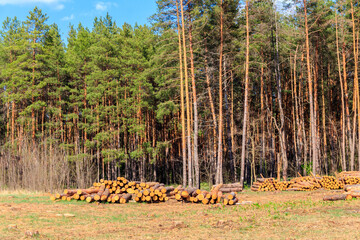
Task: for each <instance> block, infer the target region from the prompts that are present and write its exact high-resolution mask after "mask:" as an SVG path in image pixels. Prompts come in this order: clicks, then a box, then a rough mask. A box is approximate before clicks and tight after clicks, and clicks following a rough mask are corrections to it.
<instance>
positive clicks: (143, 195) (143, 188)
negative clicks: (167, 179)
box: [50, 177, 174, 204]
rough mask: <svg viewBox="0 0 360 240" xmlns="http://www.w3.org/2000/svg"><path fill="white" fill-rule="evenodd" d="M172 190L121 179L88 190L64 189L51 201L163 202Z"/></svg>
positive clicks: (102, 182)
mask: <svg viewBox="0 0 360 240" xmlns="http://www.w3.org/2000/svg"><path fill="white" fill-rule="evenodd" d="M173 190H174V188H171V187H167V188H165V187H164V184H160V183H158V182H135V181H133V182H131V181H128V180H127V179H125V178H123V177H118V178H117V179H116V180H104V179H101V180H100V181H99V182H95V183H94V184H93V186H92V187H90V188H88V189H65V190H64V192H63V193H62V194H59V193H57V194H55V195H53V196H51V197H50V199H51V200H54V201H55V200H64V201H65V200H66V201H71V200H79V201H86V202H88V203H91V202H108V203H122V204H123V203H127V202H129V201H130V200H132V199H134V200H135V201H137V202H147V203H154V202H164V201H167V200H168V195H170V192H171V191H173Z"/></svg>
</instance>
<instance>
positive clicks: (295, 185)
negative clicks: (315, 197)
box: [286, 176, 322, 191]
mask: <svg viewBox="0 0 360 240" xmlns="http://www.w3.org/2000/svg"><path fill="white" fill-rule="evenodd" d="M321 187H322V186H321V178H320V177H315V176H312V177H310V176H306V177H296V178H293V179H291V181H290V184H289V186H288V188H287V189H286V191H314V190H317V189H319V188H321Z"/></svg>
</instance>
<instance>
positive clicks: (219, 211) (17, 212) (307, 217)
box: [0, 191, 360, 240]
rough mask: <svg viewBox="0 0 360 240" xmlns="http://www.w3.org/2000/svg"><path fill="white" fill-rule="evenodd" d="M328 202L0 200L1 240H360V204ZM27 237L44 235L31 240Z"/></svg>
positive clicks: (282, 196) (13, 196) (31, 196)
mask: <svg viewBox="0 0 360 240" xmlns="http://www.w3.org/2000/svg"><path fill="white" fill-rule="evenodd" d="M326 194H331V192H330V191H315V192H281V193H253V192H249V191H245V192H244V193H241V200H242V201H247V202H246V203H245V204H242V205H237V206H209V205H201V204H182V203H178V202H176V201H169V202H166V203H160V204H146V203H143V204H138V203H128V204H122V205H118V204H116V205H111V204H100V205H96V204H88V203H84V202H76V201H71V202H62V201H60V202H52V201H50V200H49V196H48V195H47V194H41V193H23V192H16V193H12V192H3V193H1V192H0V239H26V238H33V239H112V240H115V239H360V228H359V227H358V226H360V200H351V201H337V202H323V201H322V197H323V196H324V195H326ZM65 213H69V214H73V215H75V216H70V217H65V216H63V214H65ZM11 224H16V228H12V229H11V228H9V225H11ZM28 230H30V231H33V230H37V231H39V235H38V236H35V237H26V236H25V232H26V231H28Z"/></svg>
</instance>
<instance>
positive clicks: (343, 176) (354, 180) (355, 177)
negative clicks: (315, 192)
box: [338, 171, 360, 185]
mask: <svg viewBox="0 0 360 240" xmlns="http://www.w3.org/2000/svg"><path fill="white" fill-rule="evenodd" d="M338 179H339V181H341V182H343V183H344V184H347V185H355V184H360V171H345V172H341V173H339V174H338Z"/></svg>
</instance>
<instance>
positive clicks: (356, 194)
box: [323, 184, 360, 201]
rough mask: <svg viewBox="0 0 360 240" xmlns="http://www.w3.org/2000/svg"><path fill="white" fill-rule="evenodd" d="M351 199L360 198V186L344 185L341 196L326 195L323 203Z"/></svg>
mask: <svg viewBox="0 0 360 240" xmlns="http://www.w3.org/2000/svg"><path fill="white" fill-rule="evenodd" d="M353 198H360V184H356V185H345V187H344V192H343V193H342V194H336V195H328V196H325V197H324V198H323V200H324V201H338V200H351V199H353Z"/></svg>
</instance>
